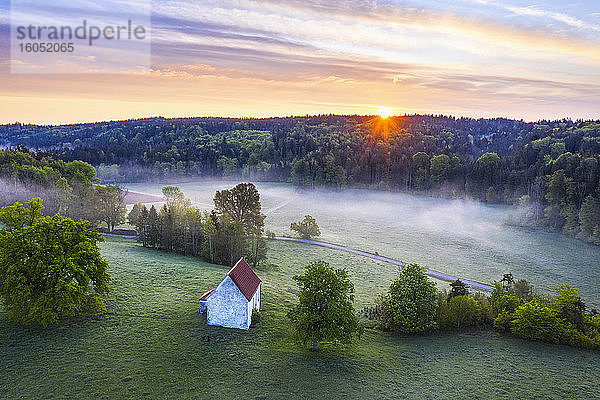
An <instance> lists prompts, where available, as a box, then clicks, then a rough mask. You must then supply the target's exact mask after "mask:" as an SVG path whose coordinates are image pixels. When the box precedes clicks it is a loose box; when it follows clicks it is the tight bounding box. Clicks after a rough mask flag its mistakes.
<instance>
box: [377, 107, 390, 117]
mask: <svg viewBox="0 0 600 400" xmlns="http://www.w3.org/2000/svg"><path fill="white" fill-rule="evenodd" d="M377 114H378V115H379V116H380V117H381V118H384V119H385V118H389V117H391V116H392V115H393V114H394V109H393V108H390V107H384V106H377Z"/></svg>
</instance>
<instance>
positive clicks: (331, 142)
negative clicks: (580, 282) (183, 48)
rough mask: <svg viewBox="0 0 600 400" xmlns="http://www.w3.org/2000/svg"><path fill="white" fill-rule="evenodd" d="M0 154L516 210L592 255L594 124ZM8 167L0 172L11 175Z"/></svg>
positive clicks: (366, 125)
mask: <svg viewBox="0 0 600 400" xmlns="http://www.w3.org/2000/svg"><path fill="white" fill-rule="evenodd" d="M0 146H3V147H5V148H15V147H17V146H25V147H27V148H29V149H35V151H33V150H32V154H33V155H32V157H34V158H36V159H40V160H41V159H43V158H44V157H47V156H49V155H52V157H54V158H57V159H61V160H64V162H65V163H71V162H76V161H84V162H86V163H89V164H91V165H93V166H95V167H96V169H97V171H98V176H99V177H100V178H102V179H105V180H113V179H114V180H115V181H116V182H136V181H162V180H165V179H170V178H181V177H198V176H201V177H238V178H244V179H249V180H256V181H282V182H288V181H289V182H292V183H294V184H295V185H297V186H300V187H306V188H316V187H327V188H336V189H338V188H345V187H367V188H377V189H384V190H399V191H411V192H416V193H423V194H428V195H435V196H445V197H466V198H473V199H477V200H480V201H484V202H488V203H508V204H515V205H518V206H519V209H520V212H519V214H518V215H515V218H513V219H511V220H510V221H508V222H509V223H511V224H515V225H523V226H528V227H533V228H544V229H547V230H550V231H556V232H563V233H565V234H567V235H569V236H572V237H578V238H580V239H583V240H586V241H589V242H592V243H596V244H600V167H599V165H598V163H599V161H600V160H599V159H600V121H572V120H557V121H538V122H535V123H528V122H524V121H516V120H509V119H502V118H497V119H470V118H454V117H447V116H434V115H413V116H402V117H390V118H386V119H383V118H380V117H377V116H357V115H350V116H341V115H320V116H312V117H311V116H306V117H287V118H267V119H235V118H180V119H166V118H161V117H157V118H149V119H140V120H127V121H113V122H99V123H90V124H76V125H62V126H38V125H25V124H20V123H15V124H10V125H3V126H0ZM6 162H7V161H2V160H0V168H2V169H1V170H0V171H6V170H9V169H10V168H11V167H6V165H4V166H2V164H3V163H4V164H5V163H6ZM26 162H29V161H26ZM1 173H2V176H3V177H6V176H7V174H6V173H5V172H1ZM9 176H10V175H9ZM20 176H24V174H21V175H20ZM13 179H14V177H13ZM27 179H30V178H29V177H27V176H25V180H27Z"/></svg>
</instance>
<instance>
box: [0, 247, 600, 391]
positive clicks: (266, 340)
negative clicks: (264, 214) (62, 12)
mask: <svg viewBox="0 0 600 400" xmlns="http://www.w3.org/2000/svg"><path fill="white" fill-rule="evenodd" d="M102 253H103V255H104V256H105V257H106V258H107V259H108V261H109V263H110V272H111V274H112V277H113V280H114V283H113V286H114V292H113V293H112V294H111V295H110V297H109V299H108V302H107V305H108V313H107V314H105V315H102V316H99V317H96V318H90V319H77V320H72V321H67V322H66V323H63V324H61V325H60V326H58V327H54V328H50V329H47V330H40V329H34V328H23V327H21V326H17V325H14V324H12V323H10V322H8V321H7V320H6V316H5V314H0V354H1V355H2V357H1V358H0V370H1V371H2V372H1V377H2V379H1V380H0V398H2V399H20V398H24V399H37V398H54V399H68V398H69V399H70V398H77V399H103V398H106V399H109V398H110V399H112V398H131V399H145V398H156V399H175V398H182V399H209V398H210V399H215V398H217V399H218V398H231V399H238V398H240V399H241V398H244V399H278V398H291V399H312V398H326V399H342V398H376V399H392V398H394V399H395V398H414V399H438V398H439V399H443V398H451V397H454V398H480V399H487V398H489V399H492V398H493V399H497V398H506V399H515V398H522V399H551V398H556V399H562V398H571V399H595V398H600V389H598V385H597V383H598V382H600V354H598V353H594V352H590V351H585V350H578V349H573V348H569V347H565V346H555V345H548V344H543V343H538V342H530V341H523V340H520V339H516V338H512V337H505V336H500V335H498V334H494V333H489V332H471V333H461V334H443V335H442V334H439V335H431V336H421V337H403V336H395V335H390V334H383V333H377V332H373V331H366V332H365V334H364V335H363V336H362V337H361V338H360V339H359V340H358V341H357V342H355V343H354V344H353V345H351V346H348V347H343V348H334V347H327V346H325V348H324V349H323V351H322V352H319V353H312V352H309V351H307V350H306V349H304V348H303V347H300V346H298V345H297V344H295V343H294V342H293V341H292V340H291V334H292V332H291V327H290V325H289V323H288V321H287V320H286V318H285V313H286V310H287V307H288V305H289V304H291V302H293V301H294V292H295V286H294V283H293V281H292V279H291V277H292V276H293V275H294V274H296V273H299V272H301V269H302V266H303V265H304V264H306V263H307V262H308V261H309V260H311V259H314V258H323V259H325V260H328V261H330V262H331V263H332V264H333V265H334V266H336V267H341V266H344V267H346V268H348V271H349V273H350V276H351V278H352V279H353V281H354V282H355V285H356V290H357V293H356V294H357V304H356V305H357V308H360V307H362V306H363V305H365V304H369V303H370V302H371V301H372V300H373V298H374V297H375V296H376V295H377V293H378V292H379V291H381V290H383V289H384V288H385V287H386V286H387V285H388V284H389V281H390V280H391V279H392V278H393V277H394V275H395V273H396V271H395V269H394V267H393V266H389V265H386V264H383V263H378V262H375V261H370V260H366V259H364V258H361V257H359V256H353V255H350V254H345V253H340V252H336V251H333V250H329V249H325V248H318V247H314V246H307V245H302V244H296V243H279V242H269V264H268V265H266V266H264V267H261V268H259V269H258V270H257V273H258V274H259V276H260V277H261V279H262V280H263V296H262V300H263V310H264V313H263V322H262V323H261V324H260V325H259V326H258V327H257V328H256V329H254V330H251V331H249V332H243V331H238V330H228V329H224V328H218V327H209V326H207V325H206V324H205V322H204V321H203V320H202V318H201V317H199V316H198V315H197V310H198V301H197V299H198V297H199V296H200V295H201V293H202V292H203V291H204V290H206V289H208V288H211V287H213V286H214V285H215V284H216V283H218V282H219V281H220V280H221V278H222V277H223V276H224V274H225V273H226V272H227V270H228V268H226V267H223V266H215V265H210V264H207V263H205V262H202V261H200V260H198V259H194V258H189V257H183V256H178V255H172V254H167V253H162V252H156V251H153V250H150V249H144V248H142V247H141V246H139V245H138V244H136V243H135V242H134V241H133V240H130V239H121V238H108V239H107V242H106V243H104V244H102Z"/></svg>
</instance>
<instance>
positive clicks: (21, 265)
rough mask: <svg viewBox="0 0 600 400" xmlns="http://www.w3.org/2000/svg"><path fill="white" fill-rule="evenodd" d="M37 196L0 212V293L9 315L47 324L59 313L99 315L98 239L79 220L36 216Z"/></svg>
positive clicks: (103, 289)
mask: <svg viewBox="0 0 600 400" xmlns="http://www.w3.org/2000/svg"><path fill="white" fill-rule="evenodd" d="M42 208H43V206H42V202H41V200H40V199H33V200H31V201H30V202H27V203H25V205H22V204H19V203H15V204H14V205H12V206H9V207H4V208H2V210H1V211H0V223H1V224H2V229H0V297H1V298H2V300H3V301H4V304H5V306H6V308H7V310H8V314H9V317H10V318H11V319H13V320H15V321H18V322H22V323H25V324H33V323H36V324H40V325H42V326H44V327H45V326H47V325H49V324H54V323H57V322H59V320H60V319H61V318H63V317H67V316H74V315H81V314H99V313H102V312H104V311H105V309H106V307H105V304H104V302H103V300H102V297H101V296H102V295H104V294H106V293H108V291H109V290H110V286H109V282H110V275H109V274H108V272H107V267H108V263H107V262H106V260H104V259H103V258H102V256H101V255H100V249H99V248H98V245H97V243H98V242H101V241H103V240H104V238H103V237H102V236H101V235H100V234H98V233H97V232H94V231H91V230H90V229H88V222H87V221H85V220H81V221H77V222H75V221H73V220H72V219H69V218H66V217H63V216H61V215H60V214H57V215H55V216H53V217H49V216H45V217H42V216H40V213H41V210H42Z"/></svg>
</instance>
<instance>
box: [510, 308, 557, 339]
mask: <svg viewBox="0 0 600 400" xmlns="http://www.w3.org/2000/svg"><path fill="white" fill-rule="evenodd" d="M511 332H512V333H514V334H515V335H518V336H521V337H524V338H529V339H537V340H543V341H545V342H550V343H561V342H563V337H565V327H564V324H563V321H562V320H561V319H560V318H559V317H558V315H557V313H556V311H555V310H553V309H552V308H550V307H548V306H547V305H546V304H542V303H539V302H538V301H535V300H534V301H530V302H528V303H525V304H523V305H522V306H520V307H519V308H517V309H516V311H515V313H514V319H513V320H512V323H511Z"/></svg>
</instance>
